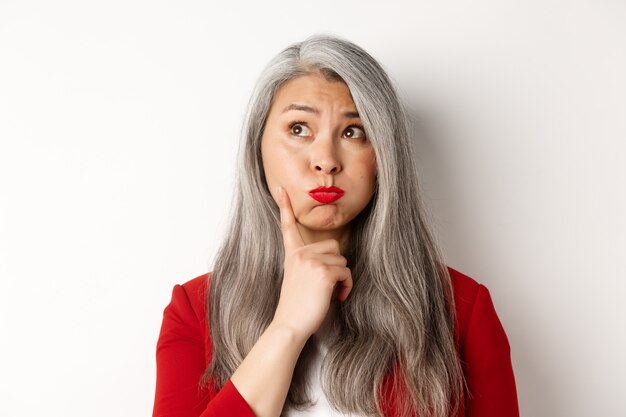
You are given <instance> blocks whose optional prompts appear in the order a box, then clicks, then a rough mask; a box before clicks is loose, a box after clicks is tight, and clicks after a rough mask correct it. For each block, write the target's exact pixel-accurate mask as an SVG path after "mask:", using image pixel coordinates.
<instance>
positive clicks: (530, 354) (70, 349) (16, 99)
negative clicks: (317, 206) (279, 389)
mask: <svg viewBox="0 0 626 417" xmlns="http://www.w3.org/2000/svg"><path fill="white" fill-rule="evenodd" d="M625 22H626V5H625V3H624V2H623V1H617V0H614V1H608V0H600V1H591V0H588V1H569V2H567V1H554V0H541V1H540V0H533V1H529V0H523V1H522V0H520V1H514V2H511V1H495V0H494V1H485V0H482V1H473V2H462V1H429V2H425V1H410V2H409V1H407V2H387V4H386V5H384V6H383V4H382V2H380V1H376V2H375V1H358V2H357V1H350V2H331V1H316V2H278V1H272V2H250V3H248V4H236V3H235V2H233V4H232V5H230V6H226V5H224V4H221V5H219V6H218V5H217V2H208V1H206V2H201V1H194V2H190V1H184V2H183V1H181V2H166V1H129V0H124V1H107V2H104V1H102V2H85V1H73V2H71V1H55V2H44V1H39V2H34V1H19V2H18V1H0V277H1V287H0V415H3V416H11V417H14V416H34V415H46V416H59V417H60V416H86V415H90V416H107V417H108V416H133V417H134V416H147V415H150V414H151V412H152V402H153V396H154V384H155V371H156V364H155V344H156V339H157V336H158V332H159V328H160V324H161V319H162V313H163V309H164V308H165V306H166V305H167V303H168V302H169V300H170V297H171V290H172V287H173V285H174V284H176V283H183V282H186V281H187V280H189V279H191V278H194V277H196V276H198V275H201V274H203V273H205V272H207V271H208V270H209V269H208V268H209V267H210V260H211V258H212V257H213V256H214V253H215V250H216V248H217V245H218V243H219V242H220V240H221V236H222V234H223V233H224V232H225V219H226V213H227V211H228V209H229V204H230V198H231V190H232V187H233V181H234V165H233V164H234V161H235V154H236V151H237V146H238V140H239V136H238V135H239V131H240V127H241V122H242V116H243V111H244V107H245V105H246V103H247V100H248V98H249V95H250V93H251V89H252V86H253V85H254V83H255V81H256V77H257V76H258V75H259V72H260V70H261V68H262V67H263V66H264V65H265V63H266V62H267V61H268V60H269V59H270V58H271V57H272V56H274V55H275V54H276V53H278V52H279V51H280V50H281V49H283V48H284V47H286V46H287V45H288V44H290V43H292V42H296V41H299V40H302V39H304V38H305V37H307V36H309V35H311V34H313V33H316V32H326V33H331V34H337V35H340V36H343V37H346V38H347V39H349V40H351V41H353V42H355V43H357V44H358V45H360V46H362V47H363V48H365V49H366V50H367V51H368V52H370V53H371V54H372V55H373V56H374V57H376V58H377V59H378V60H379V61H380V62H381V63H382V65H383V66H384V67H385V68H386V69H387V70H388V72H389V74H390V76H391V77H392V78H393V79H394V81H395V82H397V83H398V86H399V88H401V89H402V91H404V92H405V93H406V94H407V96H408V97H411V98H412V100H414V103H415V104H417V106H419V108H420V109H421V110H422V112H423V114H425V115H428V118H429V120H430V123H431V124H432V126H433V128H434V130H433V132H434V134H431V135H429V136H427V137H424V138H423V139H422V140H421V141H420V142H419V144H418V149H419V161H418V162H419V169H420V173H421V179H422V186H423V189H424V197H425V198H426V200H427V204H428V206H429V207H430V208H431V209H432V212H433V214H434V220H435V224H434V229H435V230H436V233H437V237H438V239H439V240H440V241H441V244H442V245H443V248H444V254H445V255H446V257H447V262H448V264H449V265H450V266H452V267H454V268H457V269H459V270H460V271H462V272H464V273H466V274H468V275H470V276H471V277H473V278H474V279H476V280H477V281H479V282H481V283H483V284H485V285H486V286H487V287H488V288H489V290H490V291H491V294H492V297H493V300H494V303H495V306H496V310H497V311H498V314H499V316H500V319H501V321H502V323H503V325H504V327H505V329H506V331H507V334H508V336H509V340H510V343H511V346H512V358H513V366H514V369H515V374H516V380H517V386H518V395H519V400H520V409H521V413H522V415H524V416H546V417H548V416H549V417H552V416H568V417H582V416H626V400H625V396H624V392H625V391H624V390H625V388H626V384H625V383H624V375H625V372H626V366H625V360H624V356H623V355H624V352H626V336H625V331H624V328H625V323H624V322H625V320H624V319H625V318H626V307H625V305H626V303H625V302H624V293H625V290H626V285H625V284H624V279H625V278H626V267H625V266H624V265H625V264H624V254H625V252H626V244H625V238H624V236H625V233H626V222H625V220H624V213H626V196H625V181H626V168H624V166H625V164H626V157H625V152H626V144H625V141H626V117H625V116H626V114H625V113H626V76H625V74H626V24H625Z"/></svg>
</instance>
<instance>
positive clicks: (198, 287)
mask: <svg viewBox="0 0 626 417" xmlns="http://www.w3.org/2000/svg"><path fill="white" fill-rule="evenodd" d="M210 275H211V272H207V273H204V274H202V275H199V276H197V277H195V278H192V279H190V280H188V281H186V282H184V283H182V284H177V285H180V286H181V287H182V288H183V290H184V292H185V294H186V296H187V298H188V299H189V304H190V305H191V308H192V309H193V311H194V313H195V314H196V316H197V317H198V319H200V320H203V319H204V318H205V316H206V290H207V288H208V285H207V284H208V281H209V279H210Z"/></svg>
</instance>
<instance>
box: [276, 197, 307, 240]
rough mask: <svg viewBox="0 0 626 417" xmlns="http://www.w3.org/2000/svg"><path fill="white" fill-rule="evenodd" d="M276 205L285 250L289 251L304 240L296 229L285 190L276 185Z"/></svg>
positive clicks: (294, 218)
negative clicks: (278, 209) (278, 210)
mask: <svg viewBox="0 0 626 417" xmlns="http://www.w3.org/2000/svg"><path fill="white" fill-rule="evenodd" d="M278 207H279V208H280V230H281V232H282V235H283V244H284V246H285V252H291V251H293V250H294V249H296V248H299V247H302V246H304V240H303V239H302V235H300V231H299V230H298V226H297V224H296V216H295V215H294V214H293V209H292V207H291V200H290V199H289V196H288V195H287V190H285V189H284V188H283V187H278Z"/></svg>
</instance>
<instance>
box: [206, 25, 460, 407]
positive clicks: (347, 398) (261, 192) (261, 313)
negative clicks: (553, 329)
mask: <svg viewBox="0 0 626 417" xmlns="http://www.w3.org/2000/svg"><path fill="white" fill-rule="evenodd" d="M313 73H315V74H321V75H323V76H325V77H326V79H328V80H335V81H341V82H344V83H345V84H346V85H347V86H348V88H349V90H350V93H351V95H352V98H353V100H354V104H355V105H356V108H357V111H358V113H359V115H360V117H361V121H362V122H363V126H364V130H365V135H366V137H368V138H369V139H370V141H371V142H372V146H373V148H374V151H375V155H376V165H377V183H376V189H375V192H374V195H373V197H372V199H371V201H370V202H369V204H368V205H367V206H366V207H365V208H364V209H363V210H362V211H361V213H359V215H358V216H357V217H356V218H355V219H354V220H353V226H352V227H351V232H350V236H349V242H348V249H347V252H346V254H345V256H346V258H347V260H348V265H347V266H348V267H349V268H350V270H351V272H352V277H353V288H352V291H351V293H350V296H349V297H348V298H347V299H346V300H345V301H344V302H342V303H339V308H338V311H337V318H336V322H335V324H334V325H335V326H336V328H337V329H338V331H337V332H333V333H332V335H333V336H332V339H331V340H330V342H329V345H328V353H327V355H326V356H325V357H324V360H323V363H322V369H321V373H322V388H323V390H324V392H325V394H326V396H327V398H328V401H329V403H330V404H331V405H332V406H333V407H335V408H336V409H338V410H340V411H342V412H345V413H358V414H361V415H368V416H382V415H383V408H382V406H381V404H380V399H381V398H380V397H381V396H382V395H383V394H382V388H383V381H384V380H385V376H386V375H387V374H388V373H389V372H390V371H391V370H392V369H393V368H394V367H396V366H397V367H399V369H400V370H401V372H400V373H398V374H397V375H399V376H400V375H401V377H402V378H403V379H402V380H401V381H400V380H394V383H393V387H394V389H399V388H400V387H401V385H398V384H403V385H404V386H405V387H406V388H407V392H408V394H409V395H408V396H407V397H406V398H405V399H406V401H400V403H401V405H400V412H401V415H402V416H407V417H408V416H410V415H415V413H417V415H419V416H426V415H428V416H431V415H432V416H433V417H447V416H449V415H453V414H454V413H456V412H457V407H458V406H459V402H460V401H461V399H462V398H463V397H462V391H463V388H464V384H465V383H466V382H465V379H464V377H463V372H462V368H461V364H460V361H459V358H458V356H457V353H456V349H455V334H454V323H455V320H456V318H455V307H454V298H453V289H452V282H451V279H450V275H449V271H448V269H447V267H446V266H445V264H444V263H443V258H442V254H441V252H440V249H439V248H438V246H437V244H436V241H435V240H434V238H433V234H432V232H431V231H430V230H429V226H428V217H427V214H426V210H425V207H424V205H423V203H422V200H421V197H420V194H421V193H420V188H419V185H418V179H417V169H416V166H415V165H414V161H413V159H412V155H413V148H412V144H411V135H412V128H411V116H410V115H409V114H408V111H407V110H406V109H407V107H406V106H405V105H404V104H403V102H402V101H401V100H400V98H399V96H398V93H397V92H396V90H395V88H394V86H393V85H392V83H391V81H390V79H389V77H388V76H387V74H386V72H385V70H384V69H383V68H382V66H381V65H380V64H379V63H378V62H377V61H376V60H375V59H374V58H373V57H372V56H371V55H369V54H368V53H367V52H366V51H365V50H363V49H362V48H360V47H359V46H357V45H355V44H354V43H352V42H349V41H347V40H345V39H341V38H339V37H337V36H331V35H328V34H315V35H312V36H309V37H308V38H307V39H305V40H304V41H302V42H298V43H294V44H292V45H290V46H288V47H287V48H285V49H284V50H282V51H281V52H280V53H279V54H278V55H277V56H276V57H274V58H273V59H272V60H271V61H270V62H269V63H268V64H267V65H266V67H265V68H264V70H263V71H262V73H261V76H260V77H259V79H258V81H257V84H256V85H255V88H254V91H253V93H252V96H251V98H250V101H249V103H248V107H247V111H246V116H245V119H244V123H243V127H242V131H241V142H240V147H239V152H238V166H237V171H236V172H235V175H236V190H235V194H234V199H233V200H232V201H231V207H232V210H231V212H230V215H231V217H230V220H229V226H228V231H229V232H228V233H227V234H226V236H225V238H224V241H223V242H222V244H221V246H220V248H219V250H218V252H217V255H216V257H215V259H214V268H213V271H212V273H211V274H210V276H209V281H210V283H209V290H208V291H207V299H206V302H207V315H208V317H207V323H208V325H209V328H210V337H211V343H212V357H211V361H210V363H209V364H208V367H207V369H206V370H205V372H204V374H203V375H202V378H201V380H200V386H206V385H207V384H209V383H213V384H215V386H216V388H218V389H219V388H221V387H222V386H223V385H224V384H225V383H226V382H227V380H228V379H229V378H230V377H231V375H232V374H233V373H234V372H235V370H236V369H237V368H238V367H239V365H240V364H241V362H242V361H243V359H244V358H245V357H246V355H247V354H248V352H249V351H250V350H251V349H252V347H253V346H254V344H255V343H256V341H257V340H258V338H259V337H260V336H261V334H262V333H263V332H264V331H265V329H266V328H267V326H268V325H269V324H270V322H271V320H272V318H273V316H274V313H275V311H276V307H277V305H278V300H279V295H280V289H281V281H282V277H283V272H284V271H283V266H284V265H283V262H284V247H283V242H282V235H281V230H280V211H279V208H278V206H277V204H276V203H275V201H274V199H273V198H272V196H271V194H270V192H269V189H268V186H267V183H266V180H265V173H264V170H263V164H262V159H261V137H262V134H263V130H264V127H265V122H266V119H267V115H268V113H269V110H270V107H271V104H272V100H273V98H274V96H275V93H276V91H277V90H278V89H279V88H280V87H281V85H282V84H283V83H285V82H286V81H288V80H290V79H293V78H294V77H298V76H302V75H306V74H313ZM311 343H312V341H311V339H309V341H307V343H306V344H305V346H304V348H303V350H302V352H301V354H300V357H299V359H298V362H297V363H296V368H295V369H294V374H293V378H292V381H291V385H290V387H289V391H288V394H287V398H286V400H285V404H284V406H283V410H282V414H281V416H282V415H284V414H285V413H286V411H287V410H288V409H290V408H296V409H305V408H308V407H310V406H311V405H312V402H311V400H310V398H309V396H308V390H307V385H306V373H307V366H308V365H309V364H310V362H311V356H312V355H313V353H314V348H313V346H312V345H311ZM397 392H398V391H396V393H397Z"/></svg>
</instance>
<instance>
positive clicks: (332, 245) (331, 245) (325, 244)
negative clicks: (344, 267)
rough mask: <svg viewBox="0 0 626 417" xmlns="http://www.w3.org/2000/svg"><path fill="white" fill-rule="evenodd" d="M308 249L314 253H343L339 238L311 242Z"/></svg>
mask: <svg viewBox="0 0 626 417" xmlns="http://www.w3.org/2000/svg"><path fill="white" fill-rule="evenodd" d="M307 249H308V250H309V251H311V252H313V253H319V254H322V253H327V254H335V255H341V252H340V248H339V242H338V241H337V239H325V240H320V241H319V242H314V243H310V244H309V245H308V246H307Z"/></svg>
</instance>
